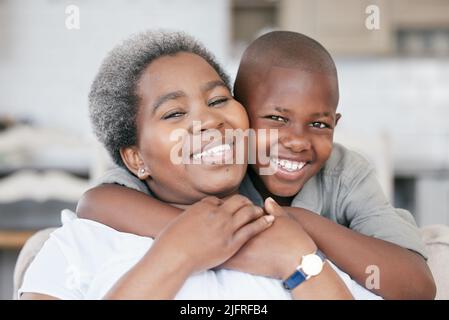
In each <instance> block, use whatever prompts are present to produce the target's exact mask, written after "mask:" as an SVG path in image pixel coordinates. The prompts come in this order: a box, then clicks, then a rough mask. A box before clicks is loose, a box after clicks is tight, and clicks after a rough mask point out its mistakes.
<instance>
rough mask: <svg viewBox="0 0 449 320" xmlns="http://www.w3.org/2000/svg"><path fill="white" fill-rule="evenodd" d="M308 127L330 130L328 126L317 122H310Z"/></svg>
mask: <svg viewBox="0 0 449 320" xmlns="http://www.w3.org/2000/svg"><path fill="white" fill-rule="evenodd" d="M310 126H311V127H313V128H318V129H325V128H330V127H329V125H327V124H325V123H323V122H318V121H316V122H312V123H311V124H310Z"/></svg>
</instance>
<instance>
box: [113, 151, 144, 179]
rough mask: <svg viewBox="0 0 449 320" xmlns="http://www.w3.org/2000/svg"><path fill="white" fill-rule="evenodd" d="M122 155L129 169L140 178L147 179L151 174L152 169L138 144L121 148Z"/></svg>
mask: <svg viewBox="0 0 449 320" xmlns="http://www.w3.org/2000/svg"><path fill="white" fill-rule="evenodd" d="M120 155H121V157H122V161H123V162H124V163H125V165H126V167H127V168H128V170H129V171H131V172H132V173H134V174H135V175H136V176H137V177H138V178H139V179H140V180H145V179H147V178H148V177H149V176H151V172H150V169H149V168H148V167H147V166H146V165H145V163H144V161H143V159H142V157H141V155H140V152H139V150H138V149H137V147H136V146H131V147H126V148H121V149H120Z"/></svg>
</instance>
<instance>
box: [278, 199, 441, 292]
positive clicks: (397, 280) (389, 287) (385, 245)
mask: <svg viewBox="0 0 449 320" xmlns="http://www.w3.org/2000/svg"><path fill="white" fill-rule="evenodd" d="M285 209H286V211H287V212H288V213H289V214H290V215H292V216H293V217H294V218H295V219H296V220H298V221H299V222H300V223H301V225H302V226H303V228H304V229H305V231H306V232H307V233H308V234H309V235H310V236H311V238H312V239H313V240H314V242H315V243H316V245H317V246H318V248H320V250H322V251H323V252H324V253H325V254H326V255H327V257H328V258H329V259H330V260H331V261H332V262H334V263H335V264H336V265H337V266H339V267H340V268H341V269H342V270H344V271H345V272H347V273H348V274H349V275H350V276H351V277H352V278H353V279H354V280H356V281H357V282H358V283H360V284H361V285H362V286H365V287H367V289H369V290H371V291H373V292H374V293H376V294H378V295H380V296H382V297H384V298H385V299H433V298H434V297H435V292H436V289H435V283H434V281H433V277H432V274H431V272H430V270H429V268H428V266H427V264H426V262H425V260H424V258H423V257H422V256H421V255H419V254H417V253H415V252H413V251H411V250H408V249H404V248H402V247H400V246H398V245H395V244H392V243H389V242H387V241H383V240H379V239H376V238H373V237H368V236H365V235H362V234H360V233H358V232H355V231H352V230H350V229H348V228H346V227H344V226H341V225H339V224H337V223H334V222H332V221H330V220H329V219H326V218H324V217H322V216H320V215H318V214H315V213H312V212H310V211H307V210H305V209H300V208H291V207H286V208H285ZM377 271H378V273H377ZM376 277H378V278H376ZM376 284H378V287H374V288H373V286H376Z"/></svg>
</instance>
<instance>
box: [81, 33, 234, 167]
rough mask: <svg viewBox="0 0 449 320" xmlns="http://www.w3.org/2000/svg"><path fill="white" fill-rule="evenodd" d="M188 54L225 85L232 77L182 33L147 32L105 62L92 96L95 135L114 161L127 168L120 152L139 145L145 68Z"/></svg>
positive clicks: (90, 108)
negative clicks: (159, 60) (140, 90)
mask: <svg viewBox="0 0 449 320" xmlns="http://www.w3.org/2000/svg"><path fill="white" fill-rule="evenodd" d="M180 52H189V53H193V54H197V55H198V56H200V57H202V58H203V59H204V60H206V62H208V63H209V65H210V66H211V67H212V68H214V69H215V71H216V72H217V73H218V75H219V76H220V78H221V79H222V80H223V81H224V83H225V84H226V86H227V87H228V88H230V82H229V77H228V76H227V74H226V73H225V72H224V71H223V69H222V68H221V67H220V65H219V64H218V63H217V62H216V60H215V57H214V56H213V54H212V53H210V52H209V51H208V50H207V49H206V48H205V47H204V46H203V45H202V44H201V43H199V42H198V41H196V40H195V39H194V38H192V37H190V36H188V35H187V34H185V33H182V32H166V31H147V32H143V33H139V34H136V35H134V36H132V37H130V38H129V39H127V40H125V41H124V42H123V43H121V44H119V45H118V46H116V47H115V48H114V49H112V51H111V52H110V53H109V54H108V56H107V57H106V58H105V59H104V60H103V63H102V65H101V67H100V70H99V71H98V73H97V75H96V77H95V80H94V81H93V83H92V86H91V90H90V94H89V113H90V119H91V121H92V125H93V128H94V132H95V134H96V136H97V138H98V139H99V140H100V142H102V143H103V144H104V146H105V147H106V149H107V151H108V152H109V154H110V155H111V157H112V159H113V161H114V162H115V163H116V164H117V165H119V166H122V167H125V165H124V163H123V161H122V158H121V156H120V149H121V148H123V147H129V146H133V145H135V144H136V143H137V123H136V118H137V114H138V103H139V97H138V96H137V94H136V87H137V83H138V81H139V79H140V76H141V75H142V72H143V71H144V70H145V68H146V67H147V66H148V65H150V64H151V62H153V61H154V60H156V59H157V58H160V57H163V56H173V55H175V54H177V53H180Z"/></svg>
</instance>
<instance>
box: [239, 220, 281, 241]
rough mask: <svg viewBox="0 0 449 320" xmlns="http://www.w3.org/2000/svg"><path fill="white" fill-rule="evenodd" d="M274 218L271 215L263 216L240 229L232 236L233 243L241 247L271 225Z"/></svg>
mask: <svg viewBox="0 0 449 320" xmlns="http://www.w3.org/2000/svg"><path fill="white" fill-rule="evenodd" d="M274 219H275V217H274V216H271V215H263V216H262V217H260V218H259V219H257V220H255V221H253V222H251V223H248V224H246V225H245V226H243V227H241V228H240V229H239V230H237V232H236V233H235V234H234V242H235V243H236V244H237V245H238V246H239V247H241V246H243V245H244V244H245V243H246V242H247V241H248V240H250V239H252V238H253V237H254V236H256V235H257V234H259V233H260V232H262V231H264V230H265V229H267V228H269V227H270V226H272V225H273V221H274Z"/></svg>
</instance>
